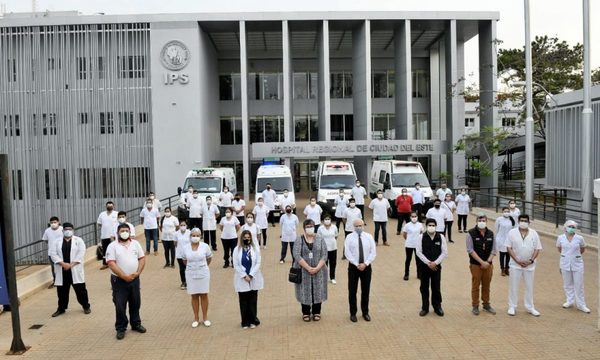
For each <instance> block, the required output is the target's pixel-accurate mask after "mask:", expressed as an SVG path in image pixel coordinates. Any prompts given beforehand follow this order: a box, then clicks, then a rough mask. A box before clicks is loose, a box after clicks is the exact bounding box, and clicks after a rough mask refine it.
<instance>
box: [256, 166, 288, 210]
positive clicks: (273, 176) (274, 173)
mask: <svg viewBox="0 0 600 360" xmlns="http://www.w3.org/2000/svg"><path fill="white" fill-rule="evenodd" d="M267 184H271V189H273V190H274V191H275V193H276V194H277V201H276V202H275V210H276V211H275V212H273V214H274V215H275V216H276V217H278V216H279V215H280V211H283V209H281V207H280V204H281V199H283V191H284V190H288V197H289V198H290V199H288V201H291V203H292V204H295V203H296V197H295V195H294V194H295V192H294V181H293V180H292V172H291V171H290V168H289V167H287V166H285V165H261V166H260V167H259V168H258V171H257V172H256V185H255V187H254V191H255V194H254V201H255V202H256V201H258V198H259V197H262V192H263V191H264V190H265V189H266V188H267Z"/></svg>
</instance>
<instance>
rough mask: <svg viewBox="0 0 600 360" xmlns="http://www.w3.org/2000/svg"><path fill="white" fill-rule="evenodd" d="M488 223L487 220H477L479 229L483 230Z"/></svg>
mask: <svg viewBox="0 0 600 360" xmlns="http://www.w3.org/2000/svg"><path fill="white" fill-rule="evenodd" d="M486 225H487V224H486V222H485V221H479V222H477V227H478V228H479V229H481V230H483V229H485V227H486Z"/></svg>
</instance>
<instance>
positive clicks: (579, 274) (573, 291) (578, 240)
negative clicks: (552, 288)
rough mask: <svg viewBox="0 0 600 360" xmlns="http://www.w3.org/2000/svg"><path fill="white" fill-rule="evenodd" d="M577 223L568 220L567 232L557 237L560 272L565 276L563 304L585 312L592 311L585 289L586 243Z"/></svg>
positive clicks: (566, 224)
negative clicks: (584, 255)
mask: <svg viewBox="0 0 600 360" xmlns="http://www.w3.org/2000/svg"><path fill="white" fill-rule="evenodd" d="M576 231H577V223H576V222H575V221H573V220H567V222H566V223H565V233H564V234H562V235H559V236H558V239H556V247H557V248H558V252H559V253H560V273H561V275H562V278H563V288H564V290H565V296H566V297H567V301H566V302H565V303H564V304H563V305H562V306H563V308H565V309H567V308H570V307H571V306H573V305H576V306H577V309H579V310H580V311H583V312H584V313H588V314H589V313H590V309H589V308H588V307H587V305H586V304H585V293H584V289H583V267H584V266H583V256H582V255H583V253H584V252H585V247H586V243H585V240H584V239H583V236H581V235H579V234H576Z"/></svg>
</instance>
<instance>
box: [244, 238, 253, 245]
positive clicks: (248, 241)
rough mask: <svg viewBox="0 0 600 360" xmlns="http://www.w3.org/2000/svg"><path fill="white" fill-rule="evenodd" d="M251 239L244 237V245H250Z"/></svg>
mask: <svg viewBox="0 0 600 360" xmlns="http://www.w3.org/2000/svg"><path fill="white" fill-rule="evenodd" d="M251 241H252V240H248V239H244V245H246V246H248V245H250V242H251Z"/></svg>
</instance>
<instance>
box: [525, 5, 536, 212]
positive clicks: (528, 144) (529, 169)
mask: <svg viewBox="0 0 600 360" xmlns="http://www.w3.org/2000/svg"><path fill="white" fill-rule="evenodd" d="M524 1H525V12H524V14H525V92H526V105H525V108H526V114H525V116H526V117H525V202H526V204H525V213H527V214H529V215H530V216H533V180H534V176H535V175H534V171H533V160H534V156H533V155H534V151H535V147H534V143H533V112H532V111H533V96H532V91H531V89H532V82H533V79H532V70H531V34H530V32H531V30H530V27H531V24H530V18H529V0H524Z"/></svg>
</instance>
